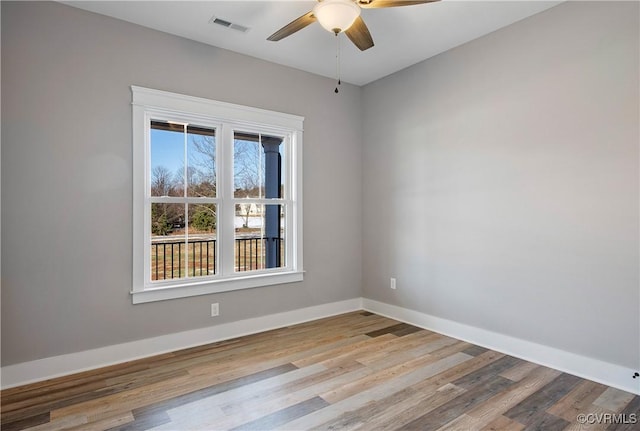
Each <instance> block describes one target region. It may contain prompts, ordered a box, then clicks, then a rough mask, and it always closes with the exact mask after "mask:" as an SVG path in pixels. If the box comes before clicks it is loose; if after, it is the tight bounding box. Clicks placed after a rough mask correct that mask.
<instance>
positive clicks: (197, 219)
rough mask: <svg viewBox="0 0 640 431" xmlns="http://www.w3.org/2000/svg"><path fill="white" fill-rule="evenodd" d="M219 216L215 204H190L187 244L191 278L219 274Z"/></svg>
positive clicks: (188, 266)
mask: <svg viewBox="0 0 640 431" xmlns="http://www.w3.org/2000/svg"><path fill="white" fill-rule="evenodd" d="M217 220H218V215H217V211H216V206H215V205H214V204H205V205H202V204H189V234H188V235H187V244H188V250H189V256H188V259H187V268H188V276H189V277H204V276H207V275H214V274H216V272H217V262H216V259H217V256H218V251H217V249H216V245H217V241H216V232H217V229H216V228H217Z"/></svg>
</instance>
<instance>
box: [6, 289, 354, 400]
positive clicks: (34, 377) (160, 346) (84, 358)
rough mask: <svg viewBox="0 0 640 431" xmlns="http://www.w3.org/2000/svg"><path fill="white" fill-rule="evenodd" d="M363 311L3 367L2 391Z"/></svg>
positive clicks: (335, 309) (243, 325)
mask: <svg viewBox="0 0 640 431" xmlns="http://www.w3.org/2000/svg"><path fill="white" fill-rule="evenodd" d="M361 309H362V298H354V299H349V300H345V301H340V302H333V303H329V304H322V305H316V306H313V307H307V308H301V309H298V310H292V311H286V312H283V313H277V314H271V315H268V316H262V317H255V318H252V319H246V320H239V321H236V322H231V323H223V324H220V325H216V326H210V327H207V328H200V329H193V330H190V331H184V332H178V333H174V334H168V335H162V336H159V337H153V338H146V339H144V340H137V341H131V342H128V343H122V344H116V345H112V346H106V347H100V348H98V349H91V350H85V351H82V352H76V353H69V354H65V355H60V356H53V357H50V358H44V359H38V360H35V361H30V362H23V363H19V364H15V365H8V366H5V367H2V372H1V375H2V385H1V386H2V389H7V388H10V387H14V386H20V385H25V384H28V383H33V382H39V381H42V380H47V379H51V378H54V377H61V376H65V375H69V374H73V373H78V372H81V371H86V370H92V369H95V368H100V367H104V366H107V365H113V364H118V363H122V362H126V361H131V360H135V359H140V358H145V357H149V356H154V355H159V354H162V353H167V352H171V351H175V350H180V349H185V348H188V347H194V346H199V345H203V344H208V343H214V342H217V341H223V340H228V339H231V338H236V337H241V336H243V335H250V334H255V333H258V332H264V331H268V330H270V329H277V328H282V327H286V326H290V325H294V324H297V323H303V322H308V321H311V320H317V319H321V318H323V317H329V316H334V315H337V314H342V313H348V312H350V311H357V310H361Z"/></svg>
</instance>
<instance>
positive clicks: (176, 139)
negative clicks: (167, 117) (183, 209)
mask: <svg viewBox="0 0 640 431" xmlns="http://www.w3.org/2000/svg"><path fill="white" fill-rule="evenodd" d="M150 138H151V196H183V193H184V126H183V125H181V124H171V123H167V122H162V121H155V120H152V121H151V135H150Z"/></svg>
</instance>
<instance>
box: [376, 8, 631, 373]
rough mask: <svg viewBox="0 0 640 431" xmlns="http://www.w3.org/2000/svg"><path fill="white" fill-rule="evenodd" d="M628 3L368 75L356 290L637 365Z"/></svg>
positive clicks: (542, 20)
mask: <svg viewBox="0 0 640 431" xmlns="http://www.w3.org/2000/svg"><path fill="white" fill-rule="evenodd" d="M638 16H639V10H638V3H637V2H624V3H608V2H607V3H600V2H598V3H596V2H585V3H577V2H567V3H564V4H561V5H559V6H557V7H555V8H552V9H550V10H548V11H546V12H543V13H541V14H538V15H536V16H534V17H531V18H530V19H527V20H524V21H521V22H519V23H516V24H514V25H512V26H509V27H506V28H504V29H502V30H500V31H497V32H495V33H492V34H490V35H488V36H486V37H483V38H481V39H478V40H476V41H473V42H470V43H468V44H466V45H463V46H461V47H458V48H456V49H454V50H451V51H449V52H447V53H444V54H441V55H439V56H437V57H434V58H432V59H429V60H427V61H425V62H422V63H420V64H418V65H415V66H413V67H410V68H408V69H405V70H404V71H401V72H398V73H396V74H394V75H391V76H389V77H386V78H383V79H381V80H379V81H377V82H375V83H372V84H370V85H367V86H366V87H364V93H363V102H364V113H365V116H364V143H365V144H364V153H363V171H364V174H363V184H364V206H363V209H364V212H363V215H364V234H363V238H364V242H363V244H364V246H363V289H364V296H365V297H367V298H371V299H375V300H378V301H383V302H387V303H390V304H395V305H399V306H403V307H407V308H410V309H413V310H417V311H420V312H424V313H427V314H430V315H433V316H437V317H441V318H445V319H450V320H453V321H457V322H461V323H464V324H468V325H473V326H475V327H479V328H483V329H486V330H491V331H495V332H498V333H502V334H507V335H511V336H515V337H519V338H522V339H525V340H529V341H533V342H537V343H541V344H544V345H548V346H551V347H556V348H559V349H563V350H566V351H570V352H574V353H578V354H582V355H585V356H588V357H592V358H596V359H601V360H604V361H609V362H611V363H615V364H619V365H622V366H629V367H632V368H634V369H637V367H638V364H639V363H640V357H639V354H640V346H639V342H640V333H639V327H640V321H639V318H640V317H639V316H640V297H639V295H640V293H639V279H638V269H639V268H638V262H639V253H638V249H639V241H638V235H639V230H638V223H639V214H638V203H639V202H638V193H639V190H638V179H639V169H638V156H639V154H638V143H639V141H640V136H639V131H638V127H639V126H638V124H639V122H638V120H639V113H638V106H639V98H638V93H639V88H638V77H639V76H640V75H639V73H640V71H639V68H638V63H639V58H638V53H639V34H638ZM392 276H395V277H397V283H398V288H397V290H396V291H393V290H391V289H389V277H392Z"/></svg>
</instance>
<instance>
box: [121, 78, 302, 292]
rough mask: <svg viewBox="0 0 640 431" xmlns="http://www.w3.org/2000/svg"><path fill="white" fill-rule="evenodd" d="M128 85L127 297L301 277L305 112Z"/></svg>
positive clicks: (214, 289) (234, 287) (238, 286)
mask: <svg viewBox="0 0 640 431" xmlns="http://www.w3.org/2000/svg"><path fill="white" fill-rule="evenodd" d="M131 88H132V93H133V162H134V167H133V177H134V181H133V186H134V190H133V196H134V214H133V216H134V220H133V222H134V223H133V225H134V232H133V233H134V241H133V256H134V259H133V260H134V262H133V263H134V268H133V288H132V295H133V302H134V303H140V302H150V301H158V300H165V299H172V298H180V297H186V296H194V295H202V294H207V293H216V292H223V291H229V290H237V289H244V288H255V287H260V286H266V285H273V284H281V283H287V282H296V281H301V280H302V279H303V271H302V196H301V192H302V181H301V177H302V174H301V167H302V166H301V165H302V151H301V149H302V122H303V118H302V117H299V116H295V115H290V114H282V113H278V112H272V111H266V110H261V109H256V108H251V107H246V106H240V105H232V104H228V103H223V102H217V101H213V100H208V99H202V98H195V97H191V96H183V95H179V94H174V93H168V92H163V91H158V90H152V89H146V88H142V87H136V86H132V87H131Z"/></svg>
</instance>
